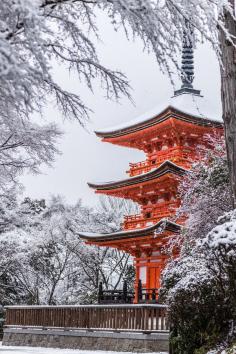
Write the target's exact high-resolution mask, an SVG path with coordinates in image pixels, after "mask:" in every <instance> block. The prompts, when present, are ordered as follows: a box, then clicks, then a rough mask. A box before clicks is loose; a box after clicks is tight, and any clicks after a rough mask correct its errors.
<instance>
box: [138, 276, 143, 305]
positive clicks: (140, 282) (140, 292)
mask: <svg viewBox="0 0 236 354" xmlns="http://www.w3.org/2000/svg"><path fill="white" fill-rule="evenodd" d="M142 297H143V286H142V280H141V279H139V281H138V302H140V301H141V300H142Z"/></svg>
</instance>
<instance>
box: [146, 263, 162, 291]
mask: <svg viewBox="0 0 236 354" xmlns="http://www.w3.org/2000/svg"><path fill="white" fill-rule="evenodd" d="M160 276H161V267H150V268H149V288H150V289H158V288H159V287H160Z"/></svg>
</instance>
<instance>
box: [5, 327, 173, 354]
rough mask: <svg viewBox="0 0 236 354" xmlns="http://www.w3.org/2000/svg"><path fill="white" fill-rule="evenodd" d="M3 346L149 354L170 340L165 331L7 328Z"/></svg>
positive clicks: (167, 343) (165, 345)
mask: <svg viewBox="0 0 236 354" xmlns="http://www.w3.org/2000/svg"><path fill="white" fill-rule="evenodd" d="M3 345H12V346H31V347H48V348H68V349H84V350H107V351H118V352H136V353H137V352H140V353H141V352H142V353H148V352H158V351H162V352H168V347H169V340H168V333H155V334H141V333H140V334H139V333H126V332H90V331H75V330H73V331H69V330H51V329H48V330H47V329H14V328H6V329H5V330H4V336H3Z"/></svg>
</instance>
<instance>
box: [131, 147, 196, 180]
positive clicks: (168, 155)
mask: <svg viewBox="0 0 236 354" xmlns="http://www.w3.org/2000/svg"><path fill="white" fill-rule="evenodd" d="M155 154H157V155H156V156H155V157H153V158H152V157H151V158H149V159H148V160H145V161H141V162H137V163H130V164H129V166H130V169H129V170H128V171H126V172H127V173H128V174H129V175H130V177H134V176H138V175H141V174H143V173H147V172H149V171H151V170H152V169H153V168H157V167H158V166H160V165H161V164H162V163H163V162H165V161H166V160H169V161H172V162H174V163H177V164H179V165H180V166H181V167H186V168H189V167H190V164H191V161H192V160H194V159H195V160H196V151H194V149H193V148H187V147H183V148H181V149H180V148H179V147H174V148H169V149H168V150H166V151H163V150H161V151H159V152H156V153H155Z"/></svg>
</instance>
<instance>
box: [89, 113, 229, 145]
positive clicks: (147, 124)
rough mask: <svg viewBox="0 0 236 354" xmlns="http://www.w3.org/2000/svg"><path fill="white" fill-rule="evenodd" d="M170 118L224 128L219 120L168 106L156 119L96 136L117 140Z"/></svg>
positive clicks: (97, 133)
mask: <svg viewBox="0 0 236 354" xmlns="http://www.w3.org/2000/svg"><path fill="white" fill-rule="evenodd" d="M168 118H175V119H178V120H181V121H186V122H187V123H192V124H195V125H200V126H209V127H215V128H223V123H221V122H219V121H217V120H212V119H208V118H203V117H199V116H195V115H191V114H188V113H186V112H183V111H181V110H179V109H177V108H175V107H173V106H168V107H167V108H166V109H164V110H163V111H162V112H160V113H158V114H157V115H155V116H154V117H151V118H149V119H146V120H144V121H143V122H139V123H136V124H132V125H130V126H127V127H124V128H120V129H114V130H111V131H95V134H96V135H97V136H98V137H100V138H104V139H106V138H107V139H109V138H117V137H120V136H125V135H128V134H131V133H134V132H137V131H140V130H143V129H146V128H149V127H151V126H154V125H156V124H159V123H161V122H163V121H165V120H167V119H168Z"/></svg>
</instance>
